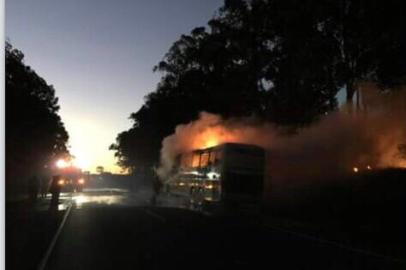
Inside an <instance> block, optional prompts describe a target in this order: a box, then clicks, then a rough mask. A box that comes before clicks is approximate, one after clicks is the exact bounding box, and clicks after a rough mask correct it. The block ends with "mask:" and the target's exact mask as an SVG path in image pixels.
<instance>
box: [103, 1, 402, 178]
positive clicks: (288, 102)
mask: <svg viewBox="0 0 406 270" xmlns="http://www.w3.org/2000/svg"><path fill="white" fill-rule="evenodd" d="M403 11H404V6H403V3H402V1H400V0H388V1H380V0H368V1H366V0H363V1H362V0H356V1H353V0H340V1H337V0H314V1H303V0H251V1H249V0H226V1H225V2H224V5H223V6H222V7H221V8H220V9H219V11H218V12H217V14H216V15H215V16H214V18H213V19H211V20H210V21H209V22H208V26H207V27H198V28H195V29H193V30H192V31H191V32H190V34H188V35H182V36H181V37H180V38H179V40H177V41H176V42H175V43H174V44H173V45H172V47H171V48H170V49H169V51H168V53H167V54H166V55H165V57H164V59H163V60H162V61H161V62H160V63H158V64H157V66H155V67H154V71H157V72H161V73H162V78H161V81H160V83H159V84H158V86H157V88H156V90H155V91H154V92H152V93H150V94H148V95H147V96H146V97H145V103H144V105H143V106H142V107H141V108H140V109H139V110H138V111H137V112H135V113H133V114H131V116H130V119H131V120H132V121H133V127H132V128H131V129H129V130H127V131H124V132H122V133H120V134H118V136H117V139H116V143H115V144H113V145H112V146H111V147H110V148H111V150H114V151H115V155H116V157H118V159H119V165H120V166H122V167H123V168H127V169H130V170H133V169H135V168H140V167H149V166H152V165H154V164H157V162H158V161H159V149H160V147H161V141H162V139H163V138H164V137H166V136H167V135H169V134H171V133H173V132H174V128H175V127H176V126H177V125H178V124H180V123H187V122H189V121H191V120H194V119H196V118H197V116H198V113H199V112H200V111H207V112H212V113H216V114H220V115H221V116H223V117H238V116H255V117H257V118H258V119H262V120H264V121H270V122H273V123H275V124H278V125H284V126H291V127H300V126H303V125H308V124H310V123H312V122H314V121H316V120H317V119H318V118H319V116H321V115H323V114H325V113H327V112H329V111H332V110H335V109H336V108H337V100H336V95H337V92H338V91H339V90H340V89H342V88H345V89H346V93H347V103H348V104H349V105H351V106H349V108H352V107H353V106H352V102H353V100H356V98H353V97H354V96H356V94H357V84H358V83H359V82H362V81H373V82H376V83H378V84H379V85H380V86H381V87H382V89H385V88H388V87H390V86H394V85H397V84H402V83H403V82H404V80H405V76H404V74H405V72H404V71H405V66H404V64H405V61H404V60H405V55H402V50H401V48H402V47H403V48H404V43H405V35H404V30H405V29H404V25H405V19H404V18H405V16H403ZM403 53H404V52H403Z"/></svg>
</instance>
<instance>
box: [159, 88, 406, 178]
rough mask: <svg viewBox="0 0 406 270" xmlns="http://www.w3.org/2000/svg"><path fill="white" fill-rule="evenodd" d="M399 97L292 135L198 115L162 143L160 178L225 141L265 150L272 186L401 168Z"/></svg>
mask: <svg viewBox="0 0 406 270" xmlns="http://www.w3.org/2000/svg"><path fill="white" fill-rule="evenodd" d="M399 93H400V94H397V95H395V96H393V95H388V96H385V95H379V100H380V101H381V102H380V103H379V104H381V105H382V104H383V105H382V106H377V105H375V106H374V108H373V109H372V108H368V110H367V107H368V106H367V105H368V104H369V103H368V104H367V103H366V102H365V101H363V104H362V108H361V112H359V113H352V114H349V113H347V112H343V111H337V112H334V113H331V114H329V115H326V116H324V117H322V118H321V119H320V121H318V122H317V123H315V124H313V125H312V126H309V127H306V128H302V129H300V130H298V131H297V132H296V133H295V134H290V133H289V132H287V130H286V129H283V128H278V127H275V126H274V125H273V124H270V123H260V122H258V121H257V120H255V119H253V118H232V119H223V118H222V117H220V116H218V115H215V114H210V113H206V112H202V113H201V114H200V117H199V119H197V120H196V121H193V122H191V123H188V124H183V125H179V126H177V127H176V130H175V133H174V134H172V135H170V136H168V137H166V138H165V139H164V140H163V143H162V149H161V166H160V167H159V168H158V174H159V176H160V177H161V179H166V178H167V177H168V175H169V174H170V173H171V170H172V168H173V166H174V163H175V159H176V157H177V156H178V155H179V154H181V153H185V152H189V151H192V150H194V149H198V148H205V147H207V146H212V145H217V144H221V143H225V142H238V143H246V144H253V145H258V146H261V147H264V148H265V149H266V150H267V152H268V153H269V155H268V156H269V158H268V164H267V165H268V174H269V176H270V177H271V179H272V183H273V184H276V185H278V184H283V185H287V186H295V185H301V184H305V183H306V182H307V181H309V179H323V181H328V179H330V178H331V179H332V178H337V177H338V176H340V175H342V174H346V173H351V172H352V169H353V167H354V166H357V167H360V169H364V168H365V167H366V166H368V165H369V166H372V167H373V168H377V167H398V166H405V165H406V164H405V161H404V160H402V159H401V158H400V157H399V155H398V146H399V144H400V143H405V141H406V137H405V135H406V123H405V120H406V110H405V107H404V105H405V104H406V99H405V95H404V94H403V93H404V91H403V92H399ZM370 96H371V95H370ZM369 98H370V99H371V97H369ZM374 102H376V99H374ZM388 104H389V105H388Z"/></svg>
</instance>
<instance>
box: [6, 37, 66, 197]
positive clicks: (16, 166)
mask: <svg viewBox="0 0 406 270" xmlns="http://www.w3.org/2000/svg"><path fill="white" fill-rule="evenodd" d="M5 49H6V184H7V194H8V195H12V194H14V193H15V192H23V191H24V189H25V184H26V183H25V179H26V178H27V177H28V176H29V175H30V174H40V173H41V171H42V170H43V169H44V167H46V166H47V165H49V162H50V161H52V160H53V159H54V158H55V157H56V156H58V155H66V154H68V150H67V147H66V143H67V141H68V133H67V132H66V130H65V127H64V125H63V123H62V121H61V118H60V117H59V115H58V110H59V106H58V98H57V97H56V96H55V90H54V88H53V87H52V85H48V84H47V83H46V81H45V80H44V79H43V78H41V77H40V76H38V75H37V74H36V73H35V71H33V70H32V69H31V68H30V67H29V66H26V65H25V64H24V62H23V60H24V55H23V53H22V52H21V51H19V50H17V49H14V48H13V47H12V46H11V44H10V43H8V42H7V43H6V48H5Z"/></svg>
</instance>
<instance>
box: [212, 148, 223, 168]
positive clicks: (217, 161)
mask: <svg viewBox="0 0 406 270" xmlns="http://www.w3.org/2000/svg"><path fill="white" fill-rule="evenodd" d="M214 153H215V155H213V156H214V162H213V164H214V165H219V164H220V162H221V159H222V158H223V157H222V156H223V153H222V152H221V151H218V150H217V151H215V152H213V154H214Z"/></svg>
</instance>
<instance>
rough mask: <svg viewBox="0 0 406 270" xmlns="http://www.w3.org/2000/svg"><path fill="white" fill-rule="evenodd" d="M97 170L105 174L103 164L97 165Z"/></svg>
mask: <svg viewBox="0 0 406 270" xmlns="http://www.w3.org/2000/svg"><path fill="white" fill-rule="evenodd" d="M96 172H97V173H98V174H103V173H104V167H103V166H97V167H96Z"/></svg>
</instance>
